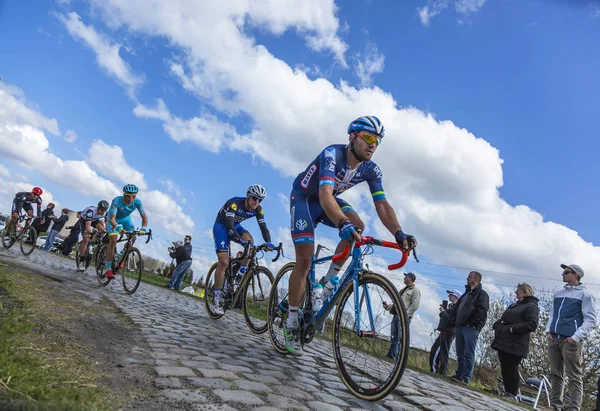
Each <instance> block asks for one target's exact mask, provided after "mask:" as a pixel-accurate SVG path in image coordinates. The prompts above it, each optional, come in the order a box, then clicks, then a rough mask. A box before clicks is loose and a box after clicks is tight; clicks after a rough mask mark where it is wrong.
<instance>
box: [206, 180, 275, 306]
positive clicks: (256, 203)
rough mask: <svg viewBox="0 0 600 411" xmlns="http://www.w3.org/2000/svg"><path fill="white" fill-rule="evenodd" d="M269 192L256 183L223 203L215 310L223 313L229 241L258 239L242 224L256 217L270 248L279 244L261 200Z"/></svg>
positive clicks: (216, 231)
mask: <svg viewBox="0 0 600 411" xmlns="http://www.w3.org/2000/svg"><path fill="white" fill-rule="evenodd" d="M266 196H267V190H265V188H264V187H263V186H261V185H258V184H253V185H251V186H250V187H248V191H247V192H246V197H233V198H231V199H229V200H227V202H226V203H225V204H224V205H223V207H221V209H220V210H219V213H218V214H217V219H216V220H215V225H214V226H213V237H214V240H215V251H216V252H217V258H218V261H219V262H218V264H217V269H216V270H215V298H214V300H213V311H214V312H215V313H216V314H223V307H222V303H223V300H222V295H221V292H222V291H223V278H224V277H225V269H226V268H227V265H228V264H229V241H230V239H235V240H244V241H248V242H250V243H253V242H254V239H253V238H252V235H250V233H249V232H248V230H246V229H245V228H244V227H242V225H241V224H240V223H241V222H242V221H244V220H247V219H249V218H252V217H256V220H257V221H258V226H259V227H260V231H261V233H262V236H263V239H264V240H265V243H267V247H268V249H269V250H271V249H273V248H275V246H274V245H273V244H272V243H271V233H270V232H269V229H268V228H267V224H266V223H265V211H264V210H263V208H262V207H261V205H260V203H261V202H262V201H263V200H264V199H265V197H266ZM242 264H244V265H243V266H242V267H240V272H242V273H243V272H245V265H247V264H248V261H242Z"/></svg>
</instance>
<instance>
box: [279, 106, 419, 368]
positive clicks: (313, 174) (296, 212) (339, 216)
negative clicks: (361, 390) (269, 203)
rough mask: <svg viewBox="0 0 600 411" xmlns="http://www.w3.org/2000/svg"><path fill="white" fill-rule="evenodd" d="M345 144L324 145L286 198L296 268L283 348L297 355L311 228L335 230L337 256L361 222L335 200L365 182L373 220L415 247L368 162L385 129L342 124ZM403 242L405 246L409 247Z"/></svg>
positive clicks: (364, 121)
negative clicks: (346, 137) (345, 127)
mask: <svg viewBox="0 0 600 411" xmlns="http://www.w3.org/2000/svg"><path fill="white" fill-rule="evenodd" d="M348 134H349V144H345V145H344V144H334V145H331V146H329V147H326V148H325V149H324V150H323V151H322V152H321V153H320V154H319V155H318V157H317V158H316V159H315V160H314V161H313V162H312V163H311V164H309V165H308V167H307V168H306V170H305V171H303V172H302V173H300V174H299V175H298V177H296V180H295V181H294V184H293V186H292V192H291V195H290V214H291V221H290V225H291V226H290V229H291V231H292V239H293V241H294V247H295V250H296V265H295V266H294V269H293V271H292V274H291V276H290V284H289V316H288V319H287V322H286V325H285V326H284V330H283V331H284V336H285V345H286V349H287V350H288V351H289V352H290V353H292V354H294V355H297V356H300V355H302V345H301V343H300V341H299V332H298V329H299V322H298V310H299V307H298V306H299V305H300V301H301V300H302V296H303V294H304V290H305V289H306V277H307V275H308V271H309V269H310V265H311V262H312V256H313V255H314V241H315V239H314V230H315V226H316V225H317V224H318V223H323V224H325V225H327V226H329V227H334V228H337V229H338V231H339V235H340V238H341V241H340V243H339V244H338V246H337V248H336V251H335V252H336V254H337V253H340V252H341V251H342V250H343V249H344V247H345V244H346V242H348V243H350V242H351V241H352V240H353V239H356V240H360V235H359V234H358V232H357V231H356V229H357V228H360V229H361V230H362V229H363V228H364V223H363V222H362V220H361V219H360V217H359V216H358V214H357V213H356V211H354V209H353V208H352V206H351V205H350V204H348V203H347V202H345V201H344V200H342V199H340V198H337V196H338V195H339V194H341V193H343V192H344V191H346V190H348V189H350V188H352V187H353V186H355V185H356V184H359V183H361V182H367V184H368V185H369V190H370V191H371V196H372V197H373V202H374V203H375V210H376V211H377V215H378V216H379V219H380V220H381V222H382V223H383V225H384V226H385V228H387V229H388V230H389V232H390V233H392V234H393V235H394V237H395V239H396V242H397V243H398V245H399V246H400V247H401V248H403V249H405V250H408V249H409V248H411V249H412V248H414V247H416V245H417V242H416V240H415V239H414V237H413V236H410V235H408V234H406V233H404V232H403V231H402V227H401V226H400V223H398V219H397V218H396V213H395V212H394V209H393V208H392V206H391V205H390V203H389V202H388V201H387V200H386V197H385V192H384V191H383V185H382V178H383V177H382V172H381V169H380V168H379V166H377V164H375V163H374V162H373V161H371V158H372V157H373V154H374V153H375V150H377V147H379V144H380V143H381V141H382V139H383V136H384V134H385V129H384V127H383V124H382V123H381V121H379V119H378V118H377V117H375V116H363V117H359V118H357V119H356V120H354V121H353V122H351V123H350V125H349V126H348ZM409 243H410V244H411V245H410V246H409ZM345 261H346V260H344V261H339V262H337V263H333V262H332V264H331V266H330V268H329V271H328V273H327V275H326V276H325V278H323V279H322V282H323V283H324V284H325V283H327V281H329V279H330V278H331V277H333V276H335V275H337V273H338V272H339V271H340V269H341V267H342V266H343V265H344V262H345Z"/></svg>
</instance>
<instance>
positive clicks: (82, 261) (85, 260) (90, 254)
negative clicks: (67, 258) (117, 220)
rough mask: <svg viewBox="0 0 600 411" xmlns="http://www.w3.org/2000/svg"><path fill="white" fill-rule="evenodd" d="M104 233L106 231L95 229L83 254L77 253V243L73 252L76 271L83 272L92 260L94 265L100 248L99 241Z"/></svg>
mask: <svg viewBox="0 0 600 411" xmlns="http://www.w3.org/2000/svg"><path fill="white" fill-rule="evenodd" d="M105 234H106V231H96V232H95V233H94V234H93V235H92V238H90V241H89V242H88V245H87V248H86V250H85V254H84V255H83V256H80V255H79V245H78V246H77V252H76V253H75V265H76V266H77V271H79V272H83V271H85V270H87V268H88V267H89V266H90V264H91V263H92V262H93V263H94V266H95V265H96V262H97V261H98V256H99V255H100V249H101V248H102V247H101V241H102V238H103V237H104V235H105Z"/></svg>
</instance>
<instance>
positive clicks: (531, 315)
mask: <svg viewBox="0 0 600 411" xmlns="http://www.w3.org/2000/svg"><path fill="white" fill-rule="evenodd" d="M515 294H516V296H517V302H515V303H514V304H511V305H509V306H508V308H507V309H506V311H504V313H502V315H501V316H500V318H499V319H498V321H496V322H495V323H494V340H493V341H492V348H493V349H495V350H496V351H498V358H499V359H500V368H501V369H502V381H503V383H504V391H505V393H504V394H503V396H505V397H507V398H510V399H512V400H515V401H519V398H518V395H519V381H520V377H519V365H520V364H521V361H522V360H523V358H527V354H529V339H530V336H531V333H532V332H534V331H535V329H536V328H537V326H538V324H539V320H540V309H539V307H538V302H539V300H538V299H537V298H536V297H534V296H533V288H531V286H530V285H528V284H525V283H521V284H519V285H517V289H516V291H515Z"/></svg>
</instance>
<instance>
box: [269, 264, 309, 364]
mask: <svg viewBox="0 0 600 411" xmlns="http://www.w3.org/2000/svg"><path fill="white" fill-rule="evenodd" d="M295 265H296V263H295V262H291V263H287V264H285V265H284V266H283V267H281V269H280V270H279V272H278V273H277V276H275V281H273V285H272V287H271V293H270V294H269V312H268V316H267V326H268V330H269V339H270V340H271V344H272V345H273V348H275V350H276V351H277V352H279V353H281V354H288V351H287V349H286V348H285V338H284V336H283V326H284V325H285V322H286V321H287V318H288V308H289V302H288V296H289V286H290V276H291V274H292V270H293V269H294V266H295ZM306 287H307V288H306V290H305V292H304V297H303V298H302V301H301V302H300V306H299V309H300V312H304V310H305V308H306V305H307V303H308V294H309V293H308V284H307V285H306Z"/></svg>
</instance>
